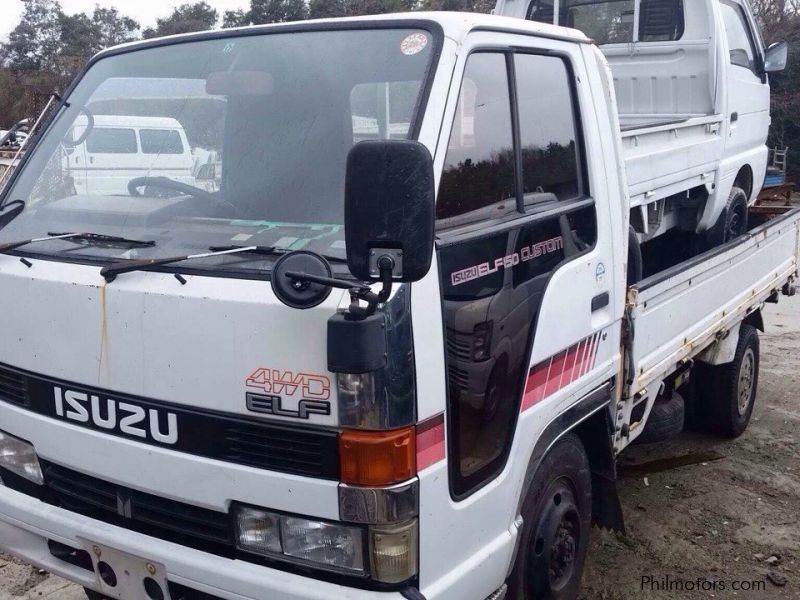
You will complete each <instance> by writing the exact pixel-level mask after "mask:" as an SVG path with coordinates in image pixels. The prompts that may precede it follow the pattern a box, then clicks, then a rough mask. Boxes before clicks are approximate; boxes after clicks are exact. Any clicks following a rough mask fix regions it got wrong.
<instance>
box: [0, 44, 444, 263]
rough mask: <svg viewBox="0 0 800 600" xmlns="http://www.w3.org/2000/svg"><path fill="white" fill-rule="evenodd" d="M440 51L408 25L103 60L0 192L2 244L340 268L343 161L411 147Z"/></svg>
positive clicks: (50, 251)
mask: <svg viewBox="0 0 800 600" xmlns="http://www.w3.org/2000/svg"><path fill="white" fill-rule="evenodd" d="M436 45H437V44H435V43H434V40H433V36H432V34H431V33H430V32H429V31H426V30H423V29H414V28H404V29H377V28H376V29H349V30H330V29H328V30H324V31H301V32H297V31H294V32H280V31H278V32H275V33H270V34H260V35H252V34H251V35H247V36H242V37H227V38H222V39H211V40H203V41H192V42H184V43H177V44H172V45H166V46H160V47H154V48H147V49H141V50H136V51H132V52H127V53H123V54H118V55H115V56H110V57H108V58H104V59H101V60H99V61H98V62H97V63H96V64H95V65H94V66H93V67H92V68H91V69H90V70H89V71H88V72H87V73H86V75H85V76H84V78H83V79H82V80H81V82H80V83H79V84H78V86H77V87H76V88H75V90H74V92H73V93H72V94H71V95H70V97H69V98H68V99H67V100H68V107H66V108H62V112H61V113H60V114H59V115H58V117H57V118H56V120H55V121H54V124H53V125H51V126H50V128H49V130H48V132H47V134H46V136H45V137H44V139H43V140H42V141H41V143H39V144H38V145H37V147H36V149H35V151H34V153H33V155H32V156H31V157H30V159H29V161H28V163H27V164H26V165H25V167H24V169H23V171H22V172H21V173H20V175H19V177H18V179H17V180H16V181H15V183H14V185H13V187H12V188H11V189H10V190H9V192H8V194H7V195H6V199H5V201H6V202H9V201H11V200H18V199H20V200H23V201H24V202H25V210H24V211H23V212H22V213H21V214H20V215H19V216H18V217H16V218H15V219H14V220H12V221H11V222H10V223H9V224H8V225H6V226H5V227H4V228H3V229H2V230H0V242H8V241H15V240H18V239H24V238H32V237H41V236H44V235H46V234H47V232H53V231H56V232H62V231H81V232H84V231H85V232H89V231H90V232H93V233H100V234H105V235H113V236H121V237H125V238H130V239H137V240H153V241H155V246H152V247H141V248H114V247H108V246H100V245H95V244H76V243H75V242H74V241H70V240H69V239H62V240H53V241H48V242H44V243H41V244H37V245H36V246H35V247H30V248H26V249H25V250H26V252H30V253H32V254H33V253H36V254H45V255H50V256H58V257H71V258H74V259H79V260H86V259H90V260H98V261H101V262H102V261H112V260H119V259H126V258H130V259H143V258H152V257H159V256H170V255H181V254H192V253H195V252H202V251H205V250H207V249H208V248H209V247H210V246H226V245H237V244H238V245H248V246H250V245H259V246H274V247H277V248H286V249H299V248H305V249H308V250H313V251H316V252H320V253H322V254H325V255H332V256H334V257H344V256H345V253H344V227H343V222H344V178H345V163H346V158H347V153H348V151H349V150H350V148H351V147H352V146H353V145H354V144H355V143H357V142H359V141H362V140H369V139H386V138H398V139H406V138H410V137H411V136H413V135H415V120H416V119H417V112H418V110H417V109H418V107H419V106H421V105H422V103H423V98H422V96H423V90H424V89H425V88H426V85H425V84H426V81H427V78H428V75H429V71H430V68H431V62H432V56H433V52H434V47H435V46H436ZM271 260H273V259H272V258H265V257H264V256H260V257H259V256H253V255H229V256H222V257H217V258H214V257H212V258H209V259H204V260H203V261H198V262H197V264H196V265H195V263H194V262H193V263H192V267H195V266H198V267H201V268H220V267H224V268H225V269H263V268H264V267H265V266H266V265H265V264H264V261H271ZM259 263H260V264H259Z"/></svg>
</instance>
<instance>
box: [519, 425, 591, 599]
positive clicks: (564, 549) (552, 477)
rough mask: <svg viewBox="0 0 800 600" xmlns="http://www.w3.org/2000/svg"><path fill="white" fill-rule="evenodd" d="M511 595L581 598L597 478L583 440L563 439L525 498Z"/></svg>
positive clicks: (541, 469) (538, 471) (533, 481)
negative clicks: (593, 474)
mask: <svg viewBox="0 0 800 600" xmlns="http://www.w3.org/2000/svg"><path fill="white" fill-rule="evenodd" d="M522 519H523V526H522V533H521V537H520V544H519V550H518V552H517V557H516V560H515V562H514V567H513V570H512V572H511V576H510V577H509V580H508V598H509V600H572V599H574V598H577V595H578V590H579V588H580V583H581V575H582V574H583V565H584V562H585V560H586V550H587V544H588V541H589V527H590V525H591V520H592V479H591V474H590V471H589V459H588V458H587V457H586V451H585V450H584V448H583V444H581V441H580V439H578V437H577V436H575V435H573V434H567V435H565V436H564V437H563V438H561V439H560V440H559V441H558V442H557V443H556V444H555V445H554V446H553V447H552V448H551V449H550V451H549V452H548V453H547V455H546V456H545V457H544V459H543V460H542V462H541V464H540V465H539V467H538V469H537V471H536V474H535V475H534V477H533V480H532V481H531V484H530V487H529V488H528V492H527V495H526V497H525V499H524V501H523V503H522Z"/></svg>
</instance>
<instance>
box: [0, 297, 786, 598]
mask: <svg viewBox="0 0 800 600" xmlns="http://www.w3.org/2000/svg"><path fill="white" fill-rule="evenodd" d="M766 318H767V333H766V334H765V335H763V336H762V338H761V360H762V363H761V378H760V381H759V396H758V404H757V406H756V409H755V414H754V417H753V421H752V423H751V425H750V428H749V429H748V431H747V432H746V433H745V435H744V436H742V437H741V438H740V439H738V440H735V441H725V440H719V439H716V438H711V437H707V436H702V435H699V434H690V433H687V434H684V435H682V436H680V437H679V438H676V439H674V440H672V441H670V442H669V443H667V444H661V445H656V446H635V447H633V448H631V449H629V450H628V451H626V452H625V453H624V454H623V455H622V456H621V457H620V462H621V464H622V465H623V469H622V479H621V481H620V496H621V499H622V504H623V508H624V512H625V518H626V525H627V531H626V534H625V535H621V534H616V533H611V532H608V531H599V530H596V531H593V532H592V541H591V547H590V550H589V561H588V565H587V568H586V572H585V576H584V580H583V591H582V593H581V598H582V599H583V600H627V599H633V598H647V599H649V598H654V599H661V598H670V599H674V598H677V599H679V600H683V599H687V600H690V599H694V598H722V599H724V598H741V599H745V600H749V599H751V598H755V599H760V598H780V599H790V598H792V599H794V598H796V599H800V433H798V431H799V430H800V394H798V387H800V297H797V298H794V299H791V300H789V299H783V300H782V301H781V304H780V305H778V306H773V305H768V308H767V311H766ZM659 459H672V460H670V461H667V463H668V464H664V463H661V465H659V464H656V465H655V466H654V465H653V463H652V461H656V460H659ZM678 462H682V463H691V464H686V465H684V466H679V467H676V466H675V464H676V463H678ZM669 463H671V464H669ZM637 466H638V468H639V470H638V471H637V470H636V469H637ZM658 466H660V467H661V468H663V467H664V466H666V467H669V468H667V470H661V471H658V469H657V468H656V467H658ZM734 588H736V589H735V590H734ZM687 590H688V591H687ZM698 590H699V591H698ZM41 598H44V599H50V600H82V599H83V598H84V596H83V594H82V591H81V590H80V589H79V588H77V587H76V586H74V585H71V584H68V583H66V582H65V581H63V580H62V579H59V578H57V577H54V576H51V575H49V574H47V573H44V572H41V571H39V569H36V568H34V567H29V566H27V565H23V564H21V563H20V562H19V561H16V560H14V559H11V558H9V557H7V556H2V555H0V600H34V599H37V600H38V599H41ZM131 600H135V599H131Z"/></svg>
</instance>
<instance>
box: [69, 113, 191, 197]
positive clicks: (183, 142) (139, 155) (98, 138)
mask: <svg viewBox="0 0 800 600" xmlns="http://www.w3.org/2000/svg"><path fill="white" fill-rule="evenodd" d="M91 120H92V125H91V126H90V129H91V130H90V131H89V134H88V135H86V136H84V134H85V131H86V128H87V125H88V122H89V121H88V119H87V118H86V117H83V118H82V119H78V120H77V121H76V124H75V127H74V128H73V138H72V139H74V140H79V141H80V143H79V144H78V145H76V146H74V147H72V148H67V154H66V157H65V158H64V162H65V167H66V170H67V171H69V174H70V176H71V177H72V178H73V182H74V185H75V191H76V192H77V193H78V194H92V195H109V196H119V195H125V196H127V195H129V194H130V193H131V190H130V189H129V185H130V184H131V181H132V180H134V179H136V178H138V177H159V176H160V177H167V178H169V179H172V180H175V181H180V182H182V183H189V184H191V183H194V177H193V175H192V166H193V158H192V153H191V148H190V147H189V140H188V139H187V138H186V132H185V131H184V129H183V127H182V126H181V124H180V123H179V122H178V121H177V120H176V119H172V118H168V117H135V116H127V115H95V116H93V117H92V119H91ZM84 137H85V139H81V138H84Z"/></svg>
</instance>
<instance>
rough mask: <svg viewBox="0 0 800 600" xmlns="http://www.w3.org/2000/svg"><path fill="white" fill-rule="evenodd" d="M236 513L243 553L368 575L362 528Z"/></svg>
mask: <svg viewBox="0 0 800 600" xmlns="http://www.w3.org/2000/svg"><path fill="white" fill-rule="evenodd" d="M236 510H237V513H236V541H237V545H238V547H239V548H240V549H241V550H245V551H247V552H254V553H256V554H261V555H264V556H272V557H275V558H283V559H288V560H299V561H302V562H304V563H307V564H313V565H316V566H320V567H327V568H332V569H335V570H338V571H344V572H349V573H354V574H363V573H364V550H363V549H364V537H363V531H362V530H361V529H360V528H358V527H352V526H348V525H345V524H340V523H328V522H326V521H316V520H309V519H303V518H298V517H288V516H285V515H279V514H276V513H271V512H268V511H264V510H259V509H254V508H250V507H247V506H240V507H238V508H237V509H236Z"/></svg>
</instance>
